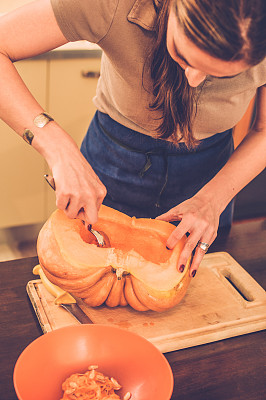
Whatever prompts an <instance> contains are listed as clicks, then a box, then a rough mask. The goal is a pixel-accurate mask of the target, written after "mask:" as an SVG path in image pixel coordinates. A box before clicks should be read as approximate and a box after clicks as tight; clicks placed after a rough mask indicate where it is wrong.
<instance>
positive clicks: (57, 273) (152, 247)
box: [37, 206, 190, 311]
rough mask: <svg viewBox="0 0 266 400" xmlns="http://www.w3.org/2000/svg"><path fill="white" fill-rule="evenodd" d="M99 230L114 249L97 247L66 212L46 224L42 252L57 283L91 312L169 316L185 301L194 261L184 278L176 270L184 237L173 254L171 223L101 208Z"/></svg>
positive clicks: (41, 238)
mask: <svg viewBox="0 0 266 400" xmlns="http://www.w3.org/2000/svg"><path fill="white" fill-rule="evenodd" d="M94 229H96V230H101V231H104V232H105V233H106V234H107V235H108V237H109V239H110V243H111V247H110V248H99V247H97V246H96V245H95V244H93V243H95V241H94V237H93V235H91V234H90V232H89V231H87V230H86V228H85V227H84V225H83V224H82V222H81V221H80V220H79V219H69V218H67V217H66V215H65V214H64V212H63V211H61V210H56V211H55V212H54V213H53V214H52V215H51V216H50V218H49V219H48V220H47V221H46V223H45V224H44V226H43V227H42V229H41V231H40V233H39V237H38V241H37V253H38V256H39V261H40V264H41V266H42V269H43V271H44V273H45V275H46V276H47V278H48V279H49V280H50V281H51V282H52V283H54V284H55V285H57V286H59V287H61V288H62V289H64V290H66V291H68V292H69V293H71V294H73V295H74V296H76V297H79V298H81V299H83V301H84V302H85V303H87V304H88V305H90V306H92V307H97V306H100V305H101V304H103V303H106V305H107V306H109V307H117V306H119V305H121V306H126V305H127V304H129V305H130V306H131V307H133V308H134V309H136V310H138V311H145V310H149V309H150V310H154V311H164V310H166V309H168V308H171V307H174V306H175V305H176V304H178V303H179V302H180V301H181V300H182V298H183V297H184V295H185V293H186V290H187V288H188V285H189V282H190V276H189V264H190V262H189V261H188V263H187V265H186V267H185V270H184V272H183V273H182V274H181V273H179V272H178V271H177V270H176V266H177V262H178V258H179V255H180V252H181V250H182V248H183V246H184V243H185V238H183V239H182V240H181V241H180V242H179V243H178V244H177V246H176V247H175V248H174V249H173V250H167V249H166V241H167V238H168V237H169V235H170V234H171V232H172V231H173V230H174V229H175V227H174V226H173V225H172V224H170V223H167V222H164V221H160V220H152V219H145V218H139V219H137V218H130V217H129V216H127V215H125V214H123V213H121V212H119V211H116V210H113V209H111V208H109V207H106V206H101V209H100V212H99V219H98V222H97V224H95V225H94ZM121 232H122V233H121Z"/></svg>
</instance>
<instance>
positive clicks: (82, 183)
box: [51, 145, 107, 225]
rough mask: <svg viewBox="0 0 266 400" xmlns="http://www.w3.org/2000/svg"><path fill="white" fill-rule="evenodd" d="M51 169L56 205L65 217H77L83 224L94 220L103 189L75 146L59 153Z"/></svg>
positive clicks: (94, 221)
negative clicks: (68, 150) (70, 149)
mask: <svg viewBox="0 0 266 400" xmlns="http://www.w3.org/2000/svg"><path fill="white" fill-rule="evenodd" d="M73 147H75V145H74V146H73ZM65 151H66V149H65ZM51 171H52V174H53V177H54V181H55V186H56V206H57V207H58V208H59V209H61V210H63V211H64V212H65V214H66V215H67V216H68V217H69V218H80V219H82V220H83V221H85V224H86V225H89V224H94V223H96V222H97V219H98V211H99V208H100V206H101V204H102V202H103V200H104V198H105V196H106V192H107V191H106V188H105V186H104V185H103V183H102V182H101V181H100V179H99V178H98V176H97V175H96V174H95V172H94V171H93V169H92V167H91V166H90V164H89V163H88V162H87V160H86V159H85V158H84V156H83V155H82V154H81V152H80V151H79V149H78V148H76V149H72V151H71V154H70V153H69V154H68V152H67V151H66V153H65V154H63V155H61V156H59V159H58V161H57V162H56V163H55V164H54V165H53V166H52V168H51Z"/></svg>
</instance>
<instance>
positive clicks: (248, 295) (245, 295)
mask: <svg viewBox="0 0 266 400" xmlns="http://www.w3.org/2000/svg"><path fill="white" fill-rule="evenodd" d="M224 277H225V279H226V280H227V281H228V282H229V283H230V285H232V286H233V288H234V289H235V290H236V291H237V292H238V293H239V294H240V296H241V297H242V298H243V299H244V300H246V301H254V298H253V296H251V295H250V294H249V293H247V291H245V293H243V291H242V290H241V289H240V288H239V287H238V286H237V283H236V282H234V281H233V280H232V277H231V276H226V275H224Z"/></svg>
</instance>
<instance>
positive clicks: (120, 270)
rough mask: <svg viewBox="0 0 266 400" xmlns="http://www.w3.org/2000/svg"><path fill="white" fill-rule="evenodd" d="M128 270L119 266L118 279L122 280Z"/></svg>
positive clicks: (117, 270)
mask: <svg viewBox="0 0 266 400" xmlns="http://www.w3.org/2000/svg"><path fill="white" fill-rule="evenodd" d="M124 272H126V270H124V269H123V268H122V267H119V268H117V269H116V271H115V273H116V276H117V279H118V280H119V281H120V280H121V279H122V276H123V273H124Z"/></svg>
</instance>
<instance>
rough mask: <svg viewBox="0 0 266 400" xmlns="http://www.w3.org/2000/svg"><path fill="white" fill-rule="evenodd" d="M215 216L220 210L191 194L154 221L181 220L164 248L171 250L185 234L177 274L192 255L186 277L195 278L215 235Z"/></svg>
mask: <svg viewBox="0 0 266 400" xmlns="http://www.w3.org/2000/svg"><path fill="white" fill-rule="evenodd" d="M219 217H220V211H219V210H218V209H217V207H216V206H215V204H211V203H209V202H208V201H206V199H203V198H201V197H200V196H197V195H195V196H194V197H192V198H190V199H188V200H186V201H184V202H183V203H180V204H179V205H178V206H176V207H174V208H172V209H171V210H169V211H168V212H167V213H165V214H161V215H160V216H158V217H157V218H156V219H160V220H163V221H168V222H171V221H181V222H180V223H179V225H178V226H177V227H176V228H175V230H174V231H173V232H172V234H171V235H170V236H169V238H168V240H167V243H166V246H167V247H168V248H169V249H173V248H174V247H175V245H176V244H177V242H178V241H179V240H180V239H181V238H182V237H183V236H184V235H186V234H187V233H189V236H188V237H187V239H186V243H185V246H184V248H183V250H182V252H181V254H180V257H179V261H178V265H177V269H178V270H179V272H183V270H184V268H185V265H186V263H187V261H188V259H189V257H190V256H191V254H193V253H194V256H193V260H192V264H191V268H190V275H191V276H195V274H196V271H197V269H198V267H199V265H200V263H201V261H202V259H203V256H204V254H205V253H206V251H207V250H208V247H209V246H210V245H211V244H212V242H213V241H214V240H215V238H216V236H217V230H218V225H219ZM199 242H201V246H202V247H203V248H201V247H200V243H199ZM205 244H207V246H204V245H205ZM204 248H206V250H205V249H204ZM192 252H193V253H192Z"/></svg>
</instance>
